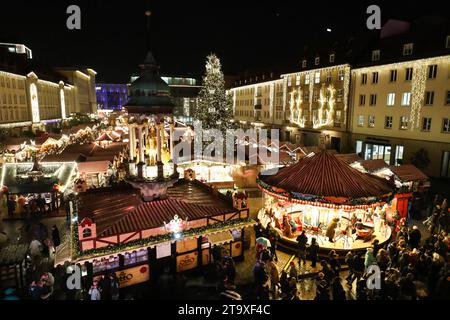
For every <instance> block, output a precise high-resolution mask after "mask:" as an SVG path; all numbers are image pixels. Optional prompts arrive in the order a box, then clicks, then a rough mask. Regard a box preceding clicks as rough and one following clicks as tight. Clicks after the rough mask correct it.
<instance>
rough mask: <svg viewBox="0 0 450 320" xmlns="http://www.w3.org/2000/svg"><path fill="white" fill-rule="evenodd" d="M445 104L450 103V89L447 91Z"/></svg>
mask: <svg viewBox="0 0 450 320" xmlns="http://www.w3.org/2000/svg"><path fill="white" fill-rule="evenodd" d="M445 104H447V105H449V104H450V90H447V93H446V95H445Z"/></svg>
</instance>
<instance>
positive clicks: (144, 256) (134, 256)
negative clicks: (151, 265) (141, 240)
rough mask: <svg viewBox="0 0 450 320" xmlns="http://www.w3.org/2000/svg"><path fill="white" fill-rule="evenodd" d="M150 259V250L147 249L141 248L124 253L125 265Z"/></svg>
mask: <svg viewBox="0 0 450 320" xmlns="http://www.w3.org/2000/svg"><path fill="white" fill-rule="evenodd" d="M147 260H148V252H147V250H145V249H141V250H139V251H133V252H126V253H125V254H124V261H123V264H124V265H125V266H128V265H131V264H136V263H139V262H145V261H147Z"/></svg>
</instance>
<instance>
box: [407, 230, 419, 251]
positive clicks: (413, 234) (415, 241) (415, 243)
mask: <svg viewBox="0 0 450 320" xmlns="http://www.w3.org/2000/svg"><path fill="white" fill-rule="evenodd" d="M408 238H409V246H410V247H411V248H413V249H414V248H418V247H419V244H420V240H421V238H422V234H421V233H420V231H419V229H418V228H417V226H413V227H412V229H411V231H410V232H409V237H408Z"/></svg>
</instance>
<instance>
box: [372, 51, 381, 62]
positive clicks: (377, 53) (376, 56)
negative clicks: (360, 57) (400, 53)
mask: <svg viewBox="0 0 450 320" xmlns="http://www.w3.org/2000/svg"><path fill="white" fill-rule="evenodd" d="M378 60H380V50H372V61H378Z"/></svg>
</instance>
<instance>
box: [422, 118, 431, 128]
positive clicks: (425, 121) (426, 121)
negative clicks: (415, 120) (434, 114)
mask: <svg viewBox="0 0 450 320" xmlns="http://www.w3.org/2000/svg"><path fill="white" fill-rule="evenodd" d="M430 129H431V118H423V120H422V131H430Z"/></svg>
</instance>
